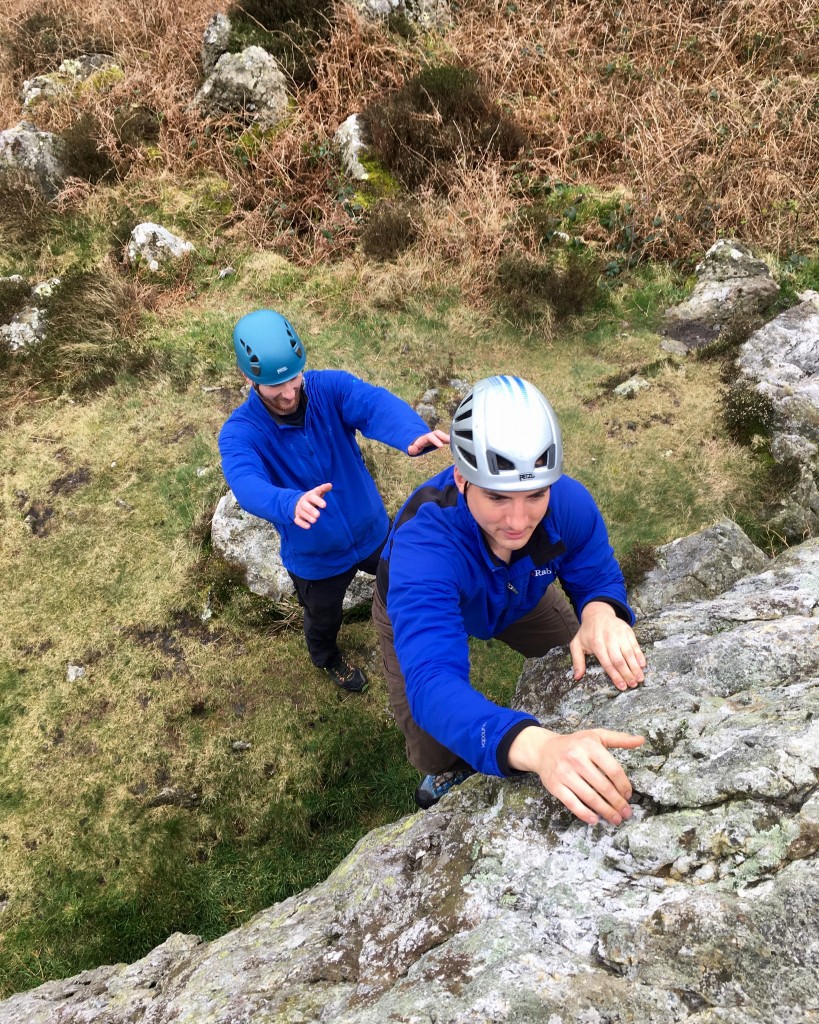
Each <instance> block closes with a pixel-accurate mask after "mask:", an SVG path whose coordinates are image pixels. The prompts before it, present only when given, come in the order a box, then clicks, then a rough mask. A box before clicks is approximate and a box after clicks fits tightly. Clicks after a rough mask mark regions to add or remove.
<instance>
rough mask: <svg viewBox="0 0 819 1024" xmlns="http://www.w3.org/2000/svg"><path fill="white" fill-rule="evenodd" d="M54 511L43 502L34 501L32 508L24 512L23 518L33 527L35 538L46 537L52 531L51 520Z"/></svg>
mask: <svg viewBox="0 0 819 1024" xmlns="http://www.w3.org/2000/svg"><path fill="white" fill-rule="evenodd" d="M53 515H54V509H53V508H52V507H51V505H46V504H45V502H43V501H33V502H32V503H31V506H30V507H29V508H28V509H27V510H26V511H24V512H23V518H24V519H25V521H26V522H27V523H28V525H29V526H30V527H31V532H32V533H33V534H34V536H35V537H46V536H48V533H49V531H50V529H51V525H52V524H51V519H52V517H53Z"/></svg>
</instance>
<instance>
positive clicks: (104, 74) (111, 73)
mask: <svg viewBox="0 0 819 1024" xmlns="http://www.w3.org/2000/svg"><path fill="white" fill-rule="evenodd" d="M123 81H125V72H124V71H123V70H122V68H121V67H118V66H117V65H116V64H111V65H109V67H107V68H100V69H99V71H95V72H94V73H93V74H92V75H89V76H88V78H86V79H85V81H83V82H81V83H80V91H81V92H105V91H107V90H108V89H113V87H114V86H115V85H117V84H118V83H119V82H123Z"/></svg>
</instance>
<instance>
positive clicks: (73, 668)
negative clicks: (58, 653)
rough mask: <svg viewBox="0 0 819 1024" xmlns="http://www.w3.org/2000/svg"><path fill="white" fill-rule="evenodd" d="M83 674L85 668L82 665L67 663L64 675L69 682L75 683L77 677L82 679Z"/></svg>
mask: <svg viewBox="0 0 819 1024" xmlns="http://www.w3.org/2000/svg"><path fill="white" fill-rule="evenodd" d="M84 675H85V669H84V668H83V666H82V665H71V664H69V666H68V669H67V670H66V673H65V677H66V679H67V680H68V681H69V683H76V681H77V680H78V679H82V677H83V676H84Z"/></svg>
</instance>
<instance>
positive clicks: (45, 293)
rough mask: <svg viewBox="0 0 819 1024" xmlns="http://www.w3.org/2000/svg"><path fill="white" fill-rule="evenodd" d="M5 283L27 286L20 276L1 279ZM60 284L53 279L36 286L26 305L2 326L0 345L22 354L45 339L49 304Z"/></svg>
mask: <svg viewBox="0 0 819 1024" xmlns="http://www.w3.org/2000/svg"><path fill="white" fill-rule="evenodd" d="M3 281H9V282H13V283H15V284H19V285H26V282H25V280H24V278H23V277H21V276H20V275H19V274H13V275H12V276H11V277H5V278H0V283H2V282H3ZM59 284H60V278H59V277H52V278H50V279H49V280H48V281H41V282H40V283H39V284H36V285H34V287H33V288H32V289H31V291H30V292H29V297H28V299H27V301H26V302H25V305H23V306H22V308H21V309H19V310H18V312H17V313H15V315H14V316H13V317H12V318H11V320H10V321H9V322H8V323H6V324H0V345H2V346H5V348H6V349H7V350H8V351H9V352H22V351H24V350H25V349H28V348H30V347H31V346H32V345H36V344H38V343H39V342H41V341H42V340H43V339H44V338H45V336H46V327H47V309H48V302H49V299H51V297H52V296H53V294H54V291H55V289H56V288H57V287H58V286H59Z"/></svg>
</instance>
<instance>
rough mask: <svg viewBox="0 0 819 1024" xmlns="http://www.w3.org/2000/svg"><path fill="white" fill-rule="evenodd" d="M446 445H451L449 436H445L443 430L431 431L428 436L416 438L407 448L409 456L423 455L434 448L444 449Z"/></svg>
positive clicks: (423, 435) (422, 435)
mask: <svg viewBox="0 0 819 1024" xmlns="http://www.w3.org/2000/svg"><path fill="white" fill-rule="evenodd" d="M445 444H449V434H445V433H444V432H443V430H430V432H429V433H428V434H421V436H420V437H416V439H415V440H414V441H413V442H412V444H411V445H410V446H409V448H407V455H423V454H425V453H426V452H428V451H431V450H432V449H433V448H443V447H444V445H445Z"/></svg>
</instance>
